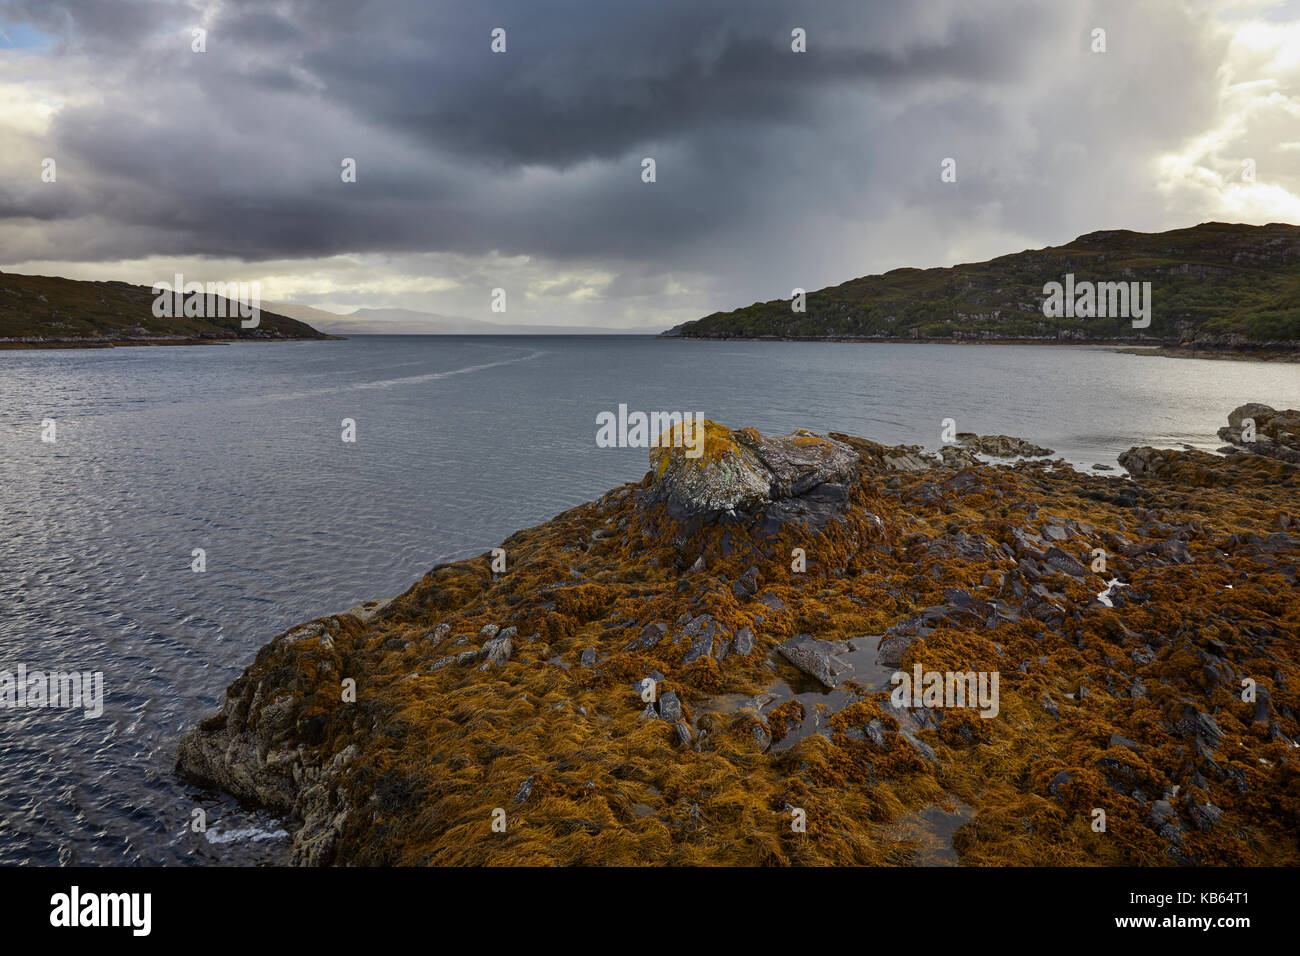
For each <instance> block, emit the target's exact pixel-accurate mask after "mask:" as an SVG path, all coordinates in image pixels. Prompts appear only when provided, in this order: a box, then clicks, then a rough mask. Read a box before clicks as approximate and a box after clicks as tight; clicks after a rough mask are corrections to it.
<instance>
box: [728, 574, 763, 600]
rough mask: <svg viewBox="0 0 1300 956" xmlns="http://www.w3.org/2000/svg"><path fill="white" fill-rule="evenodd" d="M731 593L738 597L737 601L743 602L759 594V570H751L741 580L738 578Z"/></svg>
mask: <svg viewBox="0 0 1300 956" xmlns="http://www.w3.org/2000/svg"><path fill="white" fill-rule="evenodd" d="M731 593H732V594H734V595H735V596H736V598H737V600H741V601H743V600H745V599H746V598H751V597H753V596H754V595H755V594H757V593H758V568H750V569H749V570H748V571H746V572H745V573H744V574H742V575H741V576H740V577H739V578H737V579H736V583H735V584H733V585H732V586H731Z"/></svg>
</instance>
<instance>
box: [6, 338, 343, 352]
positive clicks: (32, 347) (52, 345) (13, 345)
mask: <svg viewBox="0 0 1300 956" xmlns="http://www.w3.org/2000/svg"><path fill="white" fill-rule="evenodd" d="M344 341H347V337H346V336H343V335H322V336H314V337H303V338H251V337H250V338H231V339H94V340H78V339H65V340H61V341H53V342H14V341H0V352H27V351H37V350H41V349H120V348H134V347H136V346H159V347H168V346H188V345H241V344H244V343H248V342H344Z"/></svg>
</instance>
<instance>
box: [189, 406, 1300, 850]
mask: <svg viewBox="0 0 1300 956" xmlns="http://www.w3.org/2000/svg"><path fill="white" fill-rule="evenodd" d="M1246 419H1252V420H1253V423H1254V425H1255V432H1254V439H1255V440H1254V441H1253V442H1247V441H1245V440H1244V438H1245V437H1246V436H1248V435H1249V432H1248V431H1247V432H1246V435H1243V428H1244V427H1245V423H1246ZM1297 419H1300V413H1297V412H1294V411H1284V412H1276V411H1274V410H1273V409H1270V408H1268V407H1267V406H1262V405H1261V406H1243V408H1241V409H1237V410H1235V411H1234V412H1233V413H1232V416H1231V417H1230V419H1229V425H1228V426H1227V428H1226V429H1225V430H1224V432H1223V433H1222V434H1223V437H1224V439H1225V440H1226V441H1229V442H1232V443H1233V444H1232V446H1231V447H1232V450H1233V454H1230V455H1227V456H1224V457H1220V456H1216V455H1212V454H1208V453H1205V452H1199V451H1174V450H1162V449H1154V448H1134V449H1131V450H1130V451H1129V452H1126V453H1125V455H1123V456H1121V459H1120V463H1121V464H1122V465H1123V466H1124V467H1125V468H1126V469H1127V470H1128V471H1129V473H1130V475H1131V476H1132V477H1131V479H1125V478H1120V477H1114V476H1110V477H1103V476H1096V475H1090V474H1084V473H1080V472H1077V471H1075V470H1074V469H1073V468H1071V467H1069V466H1068V465H1066V464H1065V463H1064V462H1061V461H1059V460H1058V461H1051V460H1045V457H1046V456H1048V455H1050V454H1051V452H1050V450H1048V449H1041V448H1037V447H1036V446H1033V445H1032V444H1030V443H1028V442H1024V441H1022V440H1021V439H1013V438H1009V437H1008V436H976V435H964V434H963V435H960V436H958V440H957V441H956V442H954V443H953V444H951V445H946V446H944V448H943V449H941V451H940V453H939V454H935V453H933V452H927V451H926V450H925V449H923V448H921V447H920V446H897V447H891V446H884V445H880V444H877V443H875V442H872V441H869V440H867V439H864V438H858V437H854V436H849V435H843V434H839V433H830V434H829V435H816V434H812V433H809V432H796V433H794V434H792V435H788V436H775V437H772V436H762V435H759V434H758V433H757V432H754V431H752V430H748V429H744V430H739V431H732V430H730V429H727V428H725V427H723V426H721V425H718V424H716V423H712V422H710V423H708V424H707V425H706V429H707V432H706V442H705V445H704V447H705V454H704V455H703V456H702V457H701V458H698V459H691V458H687V457H686V456H685V455H684V453H683V451H682V449H680V448H671V449H654V450H652V453H651V461H650V466H651V470H650V472H649V473H648V474H647V475H646V476H645V477H644V478H643V479H642V480H641V481H639V482H633V483H630V484H626V485H623V486H621V487H619V488H616V489H614V490H613V491H611V492H609V493H608V494H606V495H605V496H604V497H602V498H601V499H599V500H597V501H594V502H590V503H588V504H585V505H582V506H580V507H577V508H574V509H571V510H569V511H566V512H564V513H563V514H561V515H559V516H557V517H556V518H554V519H552V520H551V521H548V522H546V523H544V524H541V525H538V526H537V527H535V528H531V529H528V530H525V531H520V532H518V533H516V534H515V535H513V536H511V537H510V538H509V539H508V540H507V541H505V542H504V543H503V545H502V548H503V550H504V556H502V555H500V554H487V555H483V556H481V557H479V558H474V559H469V560H465V561H459V562H454V563H449V564H444V565H440V566H438V567H436V568H434V569H433V570H431V571H430V572H429V573H428V574H427V575H425V577H424V578H422V579H421V580H420V581H419V582H417V583H416V584H415V585H414V586H412V587H411V588H410V589H409V590H408V591H406V592H405V593H403V594H401V595H399V596H398V597H396V598H393V599H391V600H387V601H377V602H369V603H367V604H365V605H362V606H359V607H357V608H354V609H352V610H351V611H349V612H346V613H342V614H336V615H332V616H327V617H324V618H320V619H317V620H315V621H311V622H309V623H306V624H303V625H301V626H299V627H296V628H294V629H292V630H290V631H288V632H286V633H285V634H282V635H280V636H279V637H277V638H276V639H275V640H274V641H272V642H271V643H270V644H268V645H266V646H265V647H263V648H262V650H261V651H260V652H259V653H258V655H257V658H256V660H255V661H254V663H253V664H252V665H251V666H250V667H249V668H248V670H247V671H246V672H245V673H244V675H243V676H241V677H240V678H239V679H238V680H236V681H235V682H234V683H233V684H232V685H231V687H230V688H229V690H228V691H227V696H226V700H225V702H224V704H223V705H222V707H221V709H220V711H219V712H218V713H217V714H215V715H214V716H213V717H211V718H209V719H207V720H205V721H203V722H202V723H201V724H200V725H199V726H198V727H196V728H195V729H193V730H192V731H191V732H190V733H188V734H187V735H186V736H185V737H184V739H183V740H182V741H181V744H180V746H179V751H178V757H177V765H176V766H177V771H178V772H179V773H181V774H182V775H183V776H185V777H187V778H188V779H190V780H192V781H195V782H197V783H199V784H202V785H209V786H215V787H219V788H221V789H223V790H225V791H227V792H229V793H231V794H233V795H235V796H237V797H239V798H241V799H243V800H246V801H250V802H253V803H256V804H258V805H260V806H263V807H267V808H269V809H272V810H274V811H277V812H279V813H281V814H283V815H285V816H286V817H288V818H289V819H290V820H291V821H292V822H293V824H294V826H295V833H294V839H293V848H292V862H294V863H296V864H301V865H324V864H352V865H428V864H439V865H441V864H453V865H454V864H501V865H510V864H522V865H551V864H633V865H644V864H751V865H754V864H783V865H784V864H900V865H907V864H914V863H917V862H923V861H924V860H925V859H926V858H927V857H926V845H927V842H932V841H933V839H934V833H933V832H932V830H933V828H932V827H930V826H929V825H928V824H927V820H931V819H933V815H934V813H935V812H936V811H937V812H939V813H945V814H948V815H953V819H957V820H961V821H963V822H961V825H960V826H958V827H957V828H956V830H955V834H954V835H953V836H952V838H951V841H950V843H951V845H950V847H948V848H946V849H948V850H949V852H951V853H952V854H955V856H956V858H957V859H958V860H959V861H960V862H961V863H964V864H971V865H981V864H1012V865H1015V864H1021V865H1052V864H1057V865H1061V864H1065V865H1070V864H1077V865H1125V864H1139V865H1176V864H1208V865H1234V866H1239V865H1253V864H1268V865H1277V864H1291V865H1294V864H1297V863H1300V844H1298V843H1297V832H1300V778H1298V777H1297V757H1298V756H1300V755H1298V754H1297V737H1300V696H1298V695H1297V688H1300V602H1297V600H1296V586H1297V580H1296V578H1297V573H1298V569H1300V516H1298V515H1297V513H1296V493H1297V489H1298V488H1300V466H1298V465H1297V464H1296V459H1295V458H1292V457H1291V455H1292V454H1293V453H1295V454H1297V455H1300V452H1297V448H1300V445H1298V444H1297V441H1296V435H1297V434H1298V433H1300V431H1298V430H1296V429H1294V423H1295V422H1296V421H1297ZM1261 436H1263V437H1262V438H1261ZM977 452H978V453H984V454H999V453H1001V454H1007V455H1012V456H1018V455H1039V457H1037V458H1024V459H1021V460H1019V461H1017V462H1016V463H1015V464H1012V465H1007V466H993V465H988V464H984V463H982V462H981V461H979V460H978V459H977V458H975V457H974V455H975V453H977ZM502 558H504V562H505V563H504V568H505V570H502V565H501V560H502ZM931 672H936V673H938V672H947V673H953V672H970V673H972V674H979V675H983V676H982V677H981V681H983V678H984V677H988V678H990V680H989V683H990V684H991V686H992V687H993V689H994V690H995V691H996V692H998V694H999V698H998V699H997V700H996V702H995V704H996V706H990V707H986V708H985V709H984V710H983V711H981V710H980V709H977V708H975V707H972V706H951V705H950V702H949V704H944V703H942V702H940V703H935V702H933V701H930V700H928V699H926V700H920V698H917V699H915V700H907V701H905V702H903V703H900V702H899V700H898V699H897V697H896V690H895V689H894V685H895V684H896V683H897V681H898V679H899V678H898V677H897V675H898V674H900V673H907V674H910V673H916V674H917V675H918V676H919V675H921V674H923V673H931ZM973 686H974V685H973V684H972V687H973ZM980 687H981V691H983V689H984V688H985V685H984V683H981V684H980ZM1098 811H1101V813H1102V820H1103V822H1104V826H1103V828H1102V829H1101V830H1098V828H1097V821H1098ZM945 842H946V841H945Z"/></svg>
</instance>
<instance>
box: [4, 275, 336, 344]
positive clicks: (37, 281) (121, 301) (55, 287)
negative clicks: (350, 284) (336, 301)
mask: <svg viewBox="0 0 1300 956" xmlns="http://www.w3.org/2000/svg"><path fill="white" fill-rule="evenodd" d="M155 298H156V296H155V295H154V293H153V291H152V289H150V288H149V287H147V286H138V285H129V284H128V283H125V282H83V281H78V280H75V279H63V278H59V277H56V276H28V275H17V274H14V273H0V347H6V346H7V347H10V348H13V347H44V346H59V345H107V344H137V345H141V344H150V343H163V342H166V343H176V342H211V341H222V340H225V341H282V340H286V339H328V338H330V337H331V336H328V335H326V334H325V333H323V332H320V331H317V330H316V329H314V328H312V327H311V326H310V325H307V324H306V323H304V322H299V321H296V320H295V319H290V318H287V317H285V316H283V315H278V314H276V313H273V312H268V311H266V310H264V309H263V310H261V312H260V315H259V322H258V326H257V327H256V328H251V329H244V328H241V327H240V319H239V317H238V314H237V312H236V310H235V309H234V307H233V303H231V304H230V305H228V306H227V307H226V309H225V311H226V313H227V315H228V316H230V315H231V314H232V313H235V314H234V316H233V317H227V318H196V317H187V316H176V317H174V318H157V317H155V316H154V314H153V303H154V299H155ZM209 301H210V302H211V303H213V304H215V297H209ZM211 311H215V310H211ZM210 314H211V312H210Z"/></svg>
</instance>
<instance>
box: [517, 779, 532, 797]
mask: <svg viewBox="0 0 1300 956" xmlns="http://www.w3.org/2000/svg"><path fill="white" fill-rule="evenodd" d="M533 779H534V778H532V777H529V778H528V779H527V780H525V781H524V782H523V783H521V784H520V785H519V792H518V793H516V794H515V803H523V802H524V801H525V800H527V799H528V798H529V797H530V796H531V795H532V792H533Z"/></svg>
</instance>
